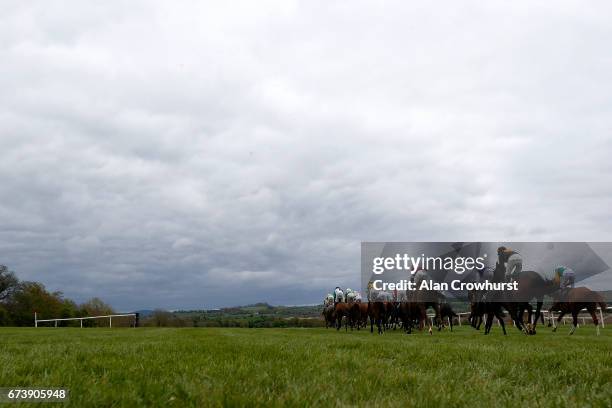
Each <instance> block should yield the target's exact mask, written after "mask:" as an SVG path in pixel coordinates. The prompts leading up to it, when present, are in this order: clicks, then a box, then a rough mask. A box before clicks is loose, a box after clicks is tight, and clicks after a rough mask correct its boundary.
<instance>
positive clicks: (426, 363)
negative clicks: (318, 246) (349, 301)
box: [0, 326, 612, 407]
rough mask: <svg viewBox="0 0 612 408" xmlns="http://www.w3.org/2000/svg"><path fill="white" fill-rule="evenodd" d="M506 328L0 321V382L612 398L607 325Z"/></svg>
mask: <svg viewBox="0 0 612 408" xmlns="http://www.w3.org/2000/svg"><path fill="white" fill-rule="evenodd" d="M510 329H511V330H510V331H509V335H508V336H506V337H504V336H503V335H502V334H501V332H500V329H499V328H498V327H497V326H494V328H493V333H492V334H491V335H489V336H484V335H483V334H482V332H476V331H475V330H473V329H471V328H469V327H465V326H464V327H461V328H459V329H458V330H456V331H455V332H454V333H450V332H448V331H444V332H441V333H434V335H433V336H429V335H427V334H425V333H415V334H412V335H405V334H403V333H401V332H400V331H399V330H398V331H397V332H387V333H385V334H384V335H382V336H378V335H376V334H374V335H371V334H370V333H369V331H367V332H366V331H360V332H352V333H351V332H349V333H345V332H344V331H341V332H336V331H335V330H331V329H330V330H325V329H212V328H211V329H198V328H196V329H153V328H152V329H146V328H139V329H99V328H98V329H71V328H58V329H54V328H38V329H34V328H3V329H0V359H1V360H0V387H18V386H21V387H65V388H68V389H70V395H71V396H70V402H69V405H71V406H75V407H88V406H100V407H108V406H125V407H135V406H177V407H184V406H270V405H273V406H281V405H282V406H338V405H342V406H353V405H359V406H366V405H367V406H375V405H384V406H411V405H418V406H430V407H441V406H443V407H446V406H467V405H469V406H486V407H490V406H497V407H501V406H512V407H515V406H519V405H522V406H554V407H558V406H580V407H584V406H594V407H610V406H612V384H611V380H612V329H610V328H606V329H603V330H602V334H601V336H599V337H597V336H596V335H595V329H594V328H593V327H581V328H579V329H578V330H577V332H576V334H575V335H573V336H568V335H567V331H568V329H569V326H565V327H563V326H562V327H561V328H560V331H559V332H558V333H551V331H550V329H541V330H540V331H539V333H538V334H537V335H536V336H530V337H527V336H524V335H522V334H521V333H519V332H518V331H517V330H516V329H514V328H510ZM38 405H39V406H40V404H38ZM9 406H10V405H9Z"/></svg>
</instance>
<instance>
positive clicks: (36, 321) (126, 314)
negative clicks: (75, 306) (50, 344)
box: [34, 312, 138, 327]
mask: <svg viewBox="0 0 612 408" xmlns="http://www.w3.org/2000/svg"><path fill="white" fill-rule="evenodd" d="M137 315H138V313H119V314H111V315H104V316H87V317H67V318H61V319H38V316H37V314H36V312H34V327H38V323H40V322H55V327H57V322H64V321H68V320H80V321H81V327H83V320H89V319H106V318H108V327H113V317H124V316H134V327H136V316H137Z"/></svg>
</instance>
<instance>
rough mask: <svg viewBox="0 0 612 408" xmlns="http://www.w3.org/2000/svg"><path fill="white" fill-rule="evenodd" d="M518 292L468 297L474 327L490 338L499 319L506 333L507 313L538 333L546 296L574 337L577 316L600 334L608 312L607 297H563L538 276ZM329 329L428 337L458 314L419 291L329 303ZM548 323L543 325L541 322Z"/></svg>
mask: <svg viewBox="0 0 612 408" xmlns="http://www.w3.org/2000/svg"><path fill="white" fill-rule="evenodd" d="M517 281H518V290H517V291H516V293H510V292H502V291H499V292H494V291H489V292H483V291H473V292H470V293H469V294H468V300H469V302H470V316H469V322H470V324H471V325H472V327H474V328H477V329H479V328H480V325H481V323H482V322H484V323H485V331H484V333H485V334H488V333H490V331H491V326H492V324H493V321H494V318H497V319H498V321H499V324H500V326H501V328H502V331H503V333H504V334H506V327H505V322H504V315H505V312H507V313H508V314H509V316H510V318H511V319H512V321H513V323H514V326H515V327H517V328H518V329H519V330H521V331H522V332H524V333H525V334H535V333H536V326H537V322H538V320H540V318H541V309H542V305H543V303H544V297H545V296H547V295H548V296H551V297H552V298H553V299H554V301H553V304H552V306H551V307H550V309H549V310H550V311H551V312H558V313H559V316H558V317H557V324H554V329H553V331H554V330H556V328H557V325H558V323H559V322H560V321H561V319H562V318H563V317H564V315H566V314H571V316H572V319H573V321H572V323H573V325H572V329H571V331H570V334H573V333H574V331H575V329H576V327H577V325H578V314H579V313H580V311H581V310H583V309H586V310H587V311H588V312H589V314H590V315H591V318H592V319H593V323H594V324H595V326H596V327H597V334H599V319H598V317H597V313H596V311H597V307H601V309H602V310H604V311H605V310H606V302H605V301H604V299H603V297H602V296H601V295H600V294H599V293H597V292H595V291H592V290H590V289H588V288H586V287H579V288H572V289H569V290H568V291H567V292H565V293H563V296H561V297H560V296H559V294H558V292H559V286H558V285H557V284H555V282H554V281H551V280H547V279H545V278H543V277H542V276H541V275H539V274H538V273H536V272H533V271H523V272H522V273H521V274H520V276H519V277H518V279H517ZM533 300H535V301H536V309H535V317H534V318H533V319H532V317H533V307H532V306H531V304H530V302H531V301H533ZM430 308H431V309H433V311H434V317H433V319H428V316H427V310H428V309H430ZM525 313H528V318H527V323H525V321H524V320H523V317H524V315H525ZM323 316H324V318H325V325H326V327H335V328H336V329H337V330H340V328H341V327H342V324H343V323H344V326H345V330H348V328H349V327H350V328H351V330H353V329H357V330H359V329H360V328H363V327H367V324H368V320H369V323H370V332H374V325H376V327H377V329H378V333H379V334H382V333H383V332H384V330H386V329H389V328H393V329H395V328H397V327H402V328H403V329H404V330H405V331H406V333H411V331H412V329H413V328H418V329H419V330H423V328H424V327H425V326H428V331H429V333H432V326H436V327H437V328H438V330H441V329H442V328H443V326H444V322H445V321H448V323H449V325H450V329H451V331H452V324H453V318H454V317H456V316H457V315H456V313H455V312H454V311H453V310H452V308H451V307H450V305H449V304H448V303H447V302H446V299H445V298H444V296H443V295H442V294H440V293H438V292H436V291H419V292H410V293H408V292H407V293H406V297H405V299H404V300H403V301H393V300H389V299H387V300H382V301H381V300H379V299H370V297H368V302H367V303H362V302H350V303H345V302H343V301H338V302H334V303H333V304H327V305H326V306H325V307H324V309H323ZM542 322H543V320H542Z"/></svg>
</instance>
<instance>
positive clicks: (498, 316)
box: [491, 309, 506, 336]
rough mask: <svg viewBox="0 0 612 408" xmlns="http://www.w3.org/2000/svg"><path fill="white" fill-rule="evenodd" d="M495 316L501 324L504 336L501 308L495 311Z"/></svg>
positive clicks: (504, 324)
mask: <svg viewBox="0 0 612 408" xmlns="http://www.w3.org/2000/svg"><path fill="white" fill-rule="evenodd" d="M495 317H497V321H498V322H499V325H500V326H501V328H502V331H503V332H504V336H505V335H506V323H504V316H503V314H502V313H501V309H499V310H497V312H496V313H495ZM491 320H493V319H491Z"/></svg>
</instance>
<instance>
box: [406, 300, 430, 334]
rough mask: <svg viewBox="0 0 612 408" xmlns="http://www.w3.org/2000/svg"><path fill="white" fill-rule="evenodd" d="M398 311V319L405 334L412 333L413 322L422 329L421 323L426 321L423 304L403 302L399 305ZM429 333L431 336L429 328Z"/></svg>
mask: <svg viewBox="0 0 612 408" xmlns="http://www.w3.org/2000/svg"><path fill="white" fill-rule="evenodd" d="M398 309H399V310H398V315H399V318H400V319H401V321H402V326H403V328H404V331H405V332H406V333H407V334H410V333H412V328H413V327H414V323H415V322H417V324H418V326H419V329H422V328H423V323H424V321H425V320H427V312H426V310H425V306H424V304H422V303H418V302H414V301H404V302H401V303H400V304H399V308H398ZM429 333H430V334H431V327H430V329H429Z"/></svg>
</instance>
